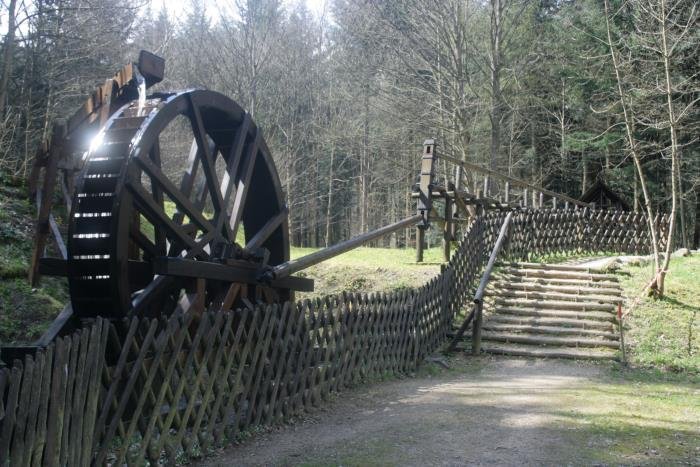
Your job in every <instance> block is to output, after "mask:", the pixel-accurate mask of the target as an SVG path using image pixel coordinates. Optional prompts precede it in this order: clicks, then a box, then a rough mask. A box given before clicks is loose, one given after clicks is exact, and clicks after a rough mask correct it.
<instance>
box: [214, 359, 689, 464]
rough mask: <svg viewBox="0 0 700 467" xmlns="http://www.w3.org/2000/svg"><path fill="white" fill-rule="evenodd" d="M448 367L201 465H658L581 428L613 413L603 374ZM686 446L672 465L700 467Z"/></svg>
mask: <svg viewBox="0 0 700 467" xmlns="http://www.w3.org/2000/svg"><path fill="white" fill-rule="evenodd" d="M450 365H451V366H452V369H450V370H441V371H438V370H435V368H433V369H432V371H433V372H435V373H436V374H434V375H432V376H431V375H429V374H422V375H418V376H417V377H415V378H407V379H404V380H399V381H390V382H385V383H379V384H374V385H370V386H367V387H363V388H358V389H356V390H353V391H348V392H345V393H343V394H342V395H339V396H338V397H337V399H336V400H335V401H334V402H333V403H331V404H329V405H328V406H327V407H325V408H324V409H322V410H320V411H319V412H317V413H315V414H314V415H312V416H309V417H308V418H307V419H305V420H303V421H302V422H300V423H297V424H295V425H292V426H286V427H281V428H277V429H273V431H270V432H266V433H260V434H257V435H255V436H254V437H252V438H251V439H250V440H248V441H247V442H244V443H242V444H241V445H239V446H236V447H233V448H229V449H228V450H225V451H223V452H222V453H221V454H220V455H219V456H217V457H215V458H212V459H209V460H207V461H206V462H204V463H202V464H201V465H207V466H214V465H343V466H347V465H357V466H363V465H416V466H418V465H465V464H491V465H567V464H573V465H580V464H584V465H591V464H593V463H599V462H601V457H602V458H606V456H608V455H609V454H610V452H609V451H610V449H611V446H613V447H614V446H615V445H616V443H617V441H620V442H622V444H621V445H619V446H618V451H620V452H619V453H617V454H618V455H617V456H615V457H614V459H615V460H616V461H617V462H622V463H632V464H644V463H656V462H658V461H659V460H661V458H659V457H658V456H660V455H661V454H660V452H661V451H660V449H662V448H661V447H658V448H648V447H645V446H642V447H639V446H638V445H637V444H635V445H634V446H633V447H632V449H631V451H630V450H629V449H626V448H625V449H623V445H624V442H623V441H624V440H623V439H621V440H615V439H614V436H615V435H614V434H613V435H610V434H609V433H607V432H606V431H605V430H603V431H600V430H597V429H591V428H598V427H596V426H593V427H591V426H585V424H584V425H582V426H581V425H579V421H580V420H578V419H585V417H587V416H588V415H590V413H589V412H591V413H595V412H597V411H599V409H600V408H601V407H607V406H608V405H609V404H610V401H609V400H608V399H609V396H610V394H612V393H614V392H615V390H616V389H615V388H614V387H613V386H610V387H609V388H607V389H606V388H605V387H601V385H604V384H607V383H606V382H605V378H606V377H605V376H604V374H607V373H609V371H608V370H607V368H605V367H601V366H596V365H592V364H579V363H574V362H564V361H551V360H550V361H543V360H522V359H508V358H484V359H481V360H478V361H474V360H468V359H462V358H460V359H458V360H452V361H451V362H450ZM592 381H594V382H596V385H597V389H596V393H597V391H600V400H599V401H595V400H591V398H593V399H595V398H596V397H599V396H595V395H593V396H591V395H590V391H589V389H590V386H591V382H592ZM578 412H580V414H579V413H578ZM582 417H583V418H582ZM669 418H670V416H669ZM594 425H595V424H594ZM686 428H688V427H686ZM692 431H693V430H692V428H689V432H688V439H692V436H693V432H692ZM695 434H698V433H697V432H696V433H695ZM627 435H629V433H622V432H621V433H620V434H619V436H622V437H623V438H624V437H625V436H627ZM610 436H612V437H613V438H612V440H611V439H610ZM631 436H632V437H633V438H634V437H635V436H638V435H637V434H632V435H631ZM650 436H652V438H651V439H652V440H653V436H656V435H655V434H651V433H650ZM634 439H635V440H644V439H646V438H644V436H643V435H642V437H641V438H634ZM683 439H685V438H683ZM686 441H687V440H686ZM652 442H653V441H652ZM659 442H661V441H659ZM618 444H619V443H618ZM642 444H644V443H642ZM681 444H682V446H685V448H681V450H680V456H681V457H680V458H676V459H675V460H678V461H681V460H685V461H686V462H693V457H695V459H694V460H700V459H698V458H697V457H696V456H698V455H700V447H695V446H691V445H687V443H686V444H683V443H681ZM690 444H692V441H691V442H690ZM625 446H626V445H625ZM626 447H629V446H626ZM612 449H614V448H612ZM640 449H641V450H642V451H641V452H635V451H639V450H640ZM649 449H651V451H649ZM644 450H646V451H644ZM666 454H668V455H671V453H670V452H669V453H666ZM677 455H678V453H676V451H674V453H673V454H672V455H671V457H674V456H677ZM602 460H604V459H602ZM664 461H666V462H668V461H672V458H670V457H664Z"/></svg>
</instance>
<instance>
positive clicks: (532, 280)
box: [492, 273, 620, 289]
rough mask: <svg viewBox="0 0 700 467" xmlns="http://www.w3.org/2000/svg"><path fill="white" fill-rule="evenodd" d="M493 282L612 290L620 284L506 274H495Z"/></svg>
mask: <svg viewBox="0 0 700 467" xmlns="http://www.w3.org/2000/svg"><path fill="white" fill-rule="evenodd" d="M492 279H493V280H497V281H499V282H507V283H510V284H527V285H565V286H570V287H601V288H608V289H614V288H619V287H620V284H618V283H617V282H613V281H602V280H601V281H595V282H591V281H588V280H586V279H571V278H556V277H555V278H546V277H539V278H538V277H525V276H509V275H506V274H500V273H496V274H494V275H493V276H492Z"/></svg>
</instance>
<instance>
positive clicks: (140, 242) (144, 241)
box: [129, 226, 162, 258]
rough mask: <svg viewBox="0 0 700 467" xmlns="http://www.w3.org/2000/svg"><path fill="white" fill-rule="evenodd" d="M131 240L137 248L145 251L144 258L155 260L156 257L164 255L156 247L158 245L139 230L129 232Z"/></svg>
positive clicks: (133, 229) (134, 229)
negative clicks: (148, 257)
mask: <svg viewBox="0 0 700 467" xmlns="http://www.w3.org/2000/svg"><path fill="white" fill-rule="evenodd" d="M134 227H135V226H134ZM129 238H131V240H132V241H133V242H134V243H135V244H136V246H138V247H139V248H141V249H142V250H143V252H144V256H150V257H151V258H155V257H156V256H159V255H161V254H162V253H161V250H160V249H159V248H158V247H157V246H156V244H155V243H153V242H152V241H151V240H150V239H149V238H148V237H146V236H145V235H144V234H143V232H141V230H139V229H138V228H132V229H131V232H129Z"/></svg>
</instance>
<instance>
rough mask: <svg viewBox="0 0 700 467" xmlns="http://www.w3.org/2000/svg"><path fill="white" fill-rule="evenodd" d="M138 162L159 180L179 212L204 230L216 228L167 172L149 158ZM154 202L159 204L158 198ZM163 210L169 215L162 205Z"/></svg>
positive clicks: (155, 179) (151, 175)
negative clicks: (178, 187)
mask: <svg viewBox="0 0 700 467" xmlns="http://www.w3.org/2000/svg"><path fill="white" fill-rule="evenodd" d="M137 162H138V163H139V165H140V166H141V168H142V169H143V170H144V171H145V172H146V173H147V174H148V175H149V176H150V177H151V180H154V181H155V182H157V183H158V184H159V185H160V187H161V188H162V190H163V191H164V192H165V193H166V194H167V195H168V197H169V198H170V199H172V200H173V202H175V204H176V205H177V208H178V212H180V213H182V214H183V215H185V216H187V217H188V218H189V219H190V220H191V221H192V222H194V223H195V224H196V225H197V227H199V228H200V229H201V230H202V231H204V232H212V231H214V230H216V229H215V227H214V226H213V225H212V224H211V223H210V222H209V221H208V220H207V219H206V217H204V215H202V212H201V210H200V209H197V207H196V206H195V205H193V204H192V202H191V201H190V200H189V199H188V198H187V197H186V196H185V195H184V194H183V193H182V192H180V190H178V189H177V187H176V186H175V184H173V182H171V181H170V180H169V179H168V177H166V176H165V174H164V173H163V172H162V171H161V170H160V169H159V168H158V167H157V166H156V165H155V164H153V163H152V162H151V161H150V160H148V159H142V158H137ZM153 202H154V204H156V205H158V203H157V200H153ZM160 206H162V203H160ZM161 212H162V213H163V215H165V216H167V214H165V210H164V208H162V207H161ZM183 219H184V217H183ZM180 222H182V221H180ZM173 224H174V222H173Z"/></svg>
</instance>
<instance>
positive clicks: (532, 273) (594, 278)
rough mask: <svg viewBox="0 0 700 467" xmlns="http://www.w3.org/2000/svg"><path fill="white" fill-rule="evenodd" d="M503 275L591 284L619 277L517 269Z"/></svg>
mask: <svg viewBox="0 0 700 467" xmlns="http://www.w3.org/2000/svg"><path fill="white" fill-rule="evenodd" d="M502 273H503V274H508V275H511V276H515V277H526V278H527V277H535V278H542V279H578V280H585V281H591V282H618V280H617V277H615V276H612V275H610V274H595V273H585V272H575V271H550V270H546V269H515V268H503V269H502Z"/></svg>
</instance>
